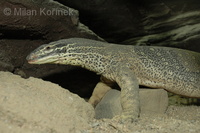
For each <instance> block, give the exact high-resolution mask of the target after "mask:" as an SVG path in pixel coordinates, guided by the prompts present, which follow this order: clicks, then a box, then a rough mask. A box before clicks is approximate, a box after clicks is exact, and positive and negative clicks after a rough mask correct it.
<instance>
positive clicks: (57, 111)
mask: <svg viewBox="0 0 200 133" xmlns="http://www.w3.org/2000/svg"><path fill="white" fill-rule="evenodd" d="M93 118H94V109H93V107H92V106H91V105H90V104H89V103H87V102H85V100H84V99H82V98H80V97H79V96H77V95H76V94H72V93H70V92H69V91H68V90H66V89H63V88H61V87H60V86H58V85H56V84H53V83H51V82H47V81H43V80H41V79H37V78H32V77H31V78H29V79H23V78H21V77H20V76H17V75H14V74H12V73H9V72H0V132H1V133H53V132H55V133H64V132H83V131H84V130H86V129H88V128H90V126H89V122H90V121H91V120H92V119H93Z"/></svg>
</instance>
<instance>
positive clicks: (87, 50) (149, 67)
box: [26, 38, 200, 121]
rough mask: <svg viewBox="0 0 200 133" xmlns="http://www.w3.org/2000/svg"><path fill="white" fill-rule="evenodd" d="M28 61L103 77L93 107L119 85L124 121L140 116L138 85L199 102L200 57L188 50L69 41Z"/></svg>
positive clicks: (42, 49)
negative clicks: (79, 69) (56, 65)
mask: <svg viewBox="0 0 200 133" xmlns="http://www.w3.org/2000/svg"><path fill="white" fill-rule="evenodd" d="M26 59H27V60H28V62H29V63H30V64H46V63H52V64H64V65H74V66H81V67H83V68H85V69H88V70H90V71H93V72H96V73H97V74H100V75H102V78H101V79H102V80H101V81H100V82H99V83H98V84H97V86H96V88H95V89H94V92H93V95H92V97H91V98H90V100H89V102H90V103H91V104H93V105H95V104H97V102H98V101H99V100H100V99H101V98H102V97H103V95H104V94H105V93H106V92H107V91H108V90H109V89H111V87H110V86H111V85H112V82H116V83H117V84H118V85H119V87H120V88H121V105H122V109H123V111H122V114H121V115H120V116H121V117H120V119H121V120H122V121H134V120H136V119H137V118H138V116H139V112H140V105H139V85H143V86H147V87H151V88H163V89H165V90H167V91H170V92H173V93H175V94H179V95H183V96H187V97H196V98H200V53H197V52H193V51H189V50H183V49H178V48H169V47H157V46H132V45H119V44H112V43H106V42H100V41H95V40H90V39H84V38H70V39H62V40H58V41H54V42H51V43H49V44H44V45H41V46H40V47H38V48H37V49H35V50H34V51H33V52H31V53H30V54H29V55H28V56H27V58H26ZM102 87H103V88H102Z"/></svg>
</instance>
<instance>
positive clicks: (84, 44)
mask: <svg viewBox="0 0 200 133" xmlns="http://www.w3.org/2000/svg"><path fill="white" fill-rule="evenodd" d="M92 44H93V45H92ZM95 44H97V41H93V40H89V39H83V38H71V39H62V40H58V41H54V42H51V43H49V44H44V45H41V46H40V47H38V48H36V49H35V50H34V51H32V52H31V53H30V54H29V55H28V56H27V57H26V59H27V61H28V63H30V64H46V63H50V64H65V65H82V63H81V61H82V60H83V59H86V58H87V55H88V54H87V53H92V52H93V47H94V46H96V47H102V45H100V46H97V45H95ZM91 45H92V46H91ZM83 56H84V57H83Z"/></svg>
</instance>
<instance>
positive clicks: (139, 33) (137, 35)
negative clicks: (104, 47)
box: [58, 0, 200, 52]
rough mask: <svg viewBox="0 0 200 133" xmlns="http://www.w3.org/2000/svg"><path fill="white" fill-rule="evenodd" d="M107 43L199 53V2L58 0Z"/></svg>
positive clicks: (167, 0) (195, 0)
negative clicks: (179, 49) (77, 11)
mask: <svg viewBox="0 0 200 133" xmlns="http://www.w3.org/2000/svg"><path fill="white" fill-rule="evenodd" d="M58 1H60V2H62V3H64V4H66V5H68V6H70V7H73V8H76V9H78V10H79V11H80V13H81V16H80V19H81V21H82V22H83V23H84V24H86V25H88V26H89V27H90V28H91V29H92V30H93V31H95V32H96V33H97V34H98V35H100V36H101V37H103V38H104V39H105V40H107V41H108V42H115V43H121V44H130V45H147V46H149V45H156V46H170V47H178V48H184V49H189V50H193V51H197V52H200V45H199V44H198V43H199V41H200V36H199V33H200V26H199V22H200V1H199V0H192V1H187V0H185V1H171V0H165V1H159V0H154V1H149V0H142V1H133V0H126V1H123V0H110V1H105V0H99V1H91V0H83V1H81V2H80V1H79V0H67V1H65V0H58Z"/></svg>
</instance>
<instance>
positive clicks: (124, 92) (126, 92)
mask: <svg viewBox="0 0 200 133" xmlns="http://www.w3.org/2000/svg"><path fill="white" fill-rule="evenodd" d="M115 78H116V79H115V81H116V82H117V84H118V85H119V87H120V88H121V106H122V114H121V120H122V121H131V122H132V121H134V120H136V119H137V118H138V117H139V113H140V106H139V103H140V102H139V83H138V80H137V78H136V76H135V74H134V72H133V71H132V70H130V69H129V68H128V67H126V66H122V65H121V66H119V67H118V69H117V71H116V77H115Z"/></svg>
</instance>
